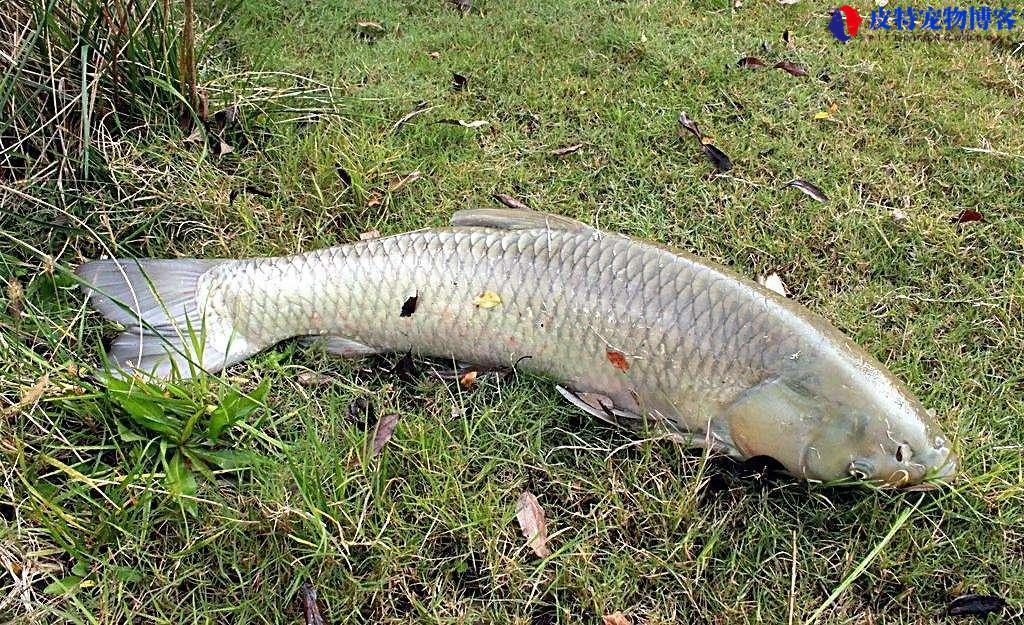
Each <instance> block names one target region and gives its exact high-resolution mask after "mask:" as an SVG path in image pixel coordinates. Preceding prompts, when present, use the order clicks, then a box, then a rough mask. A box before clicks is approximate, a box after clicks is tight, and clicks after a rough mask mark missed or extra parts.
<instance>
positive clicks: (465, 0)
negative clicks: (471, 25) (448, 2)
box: [452, 0, 473, 15]
mask: <svg viewBox="0 0 1024 625" xmlns="http://www.w3.org/2000/svg"><path fill="white" fill-rule="evenodd" d="M452 4H454V5H455V8H457V9H458V10H459V11H462V14H463V15H466V14H467V13H469V12H470V11H472V10H473V0H452Z"/></svg>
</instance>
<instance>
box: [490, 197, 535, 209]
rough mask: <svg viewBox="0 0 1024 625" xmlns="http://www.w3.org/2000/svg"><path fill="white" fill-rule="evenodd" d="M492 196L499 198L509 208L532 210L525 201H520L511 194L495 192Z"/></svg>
mask: <svg viewBox="0 0 1024 625" xmlns="http://www.w3.org/2000/svg"><path fill="white" fill-rule="evenodd" d="M491 197H493V198H494V199H496V200H498V201H499V202H501V203H502V204H504V205H505V206H508V207H509V208H518V209H520V210H527V211H528V210H530V207H529V206H527V205H526V204H524V203H523V202H520V201H519V200H517V199H516V198H514V197H512V196H511V195H505V194H504V193H495V194H494V195H492V196H491Z"/></svg>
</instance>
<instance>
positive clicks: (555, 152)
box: [551, 143, 583, 157]
mask: <svg viewBox="0 0 1024 625" xmlns="http://www.w3.org/2000/svg"><path fill="white" fill-rule="evenodd" d="M582 147H583V144H582V143H576V144H574V145H570V146H567V147H564V148H558V149H557V150H551V155H552V156H558V157H563V156H568V155H570V154H572V153H573V152H578V151H579V149H580V148H582Z"/></svg>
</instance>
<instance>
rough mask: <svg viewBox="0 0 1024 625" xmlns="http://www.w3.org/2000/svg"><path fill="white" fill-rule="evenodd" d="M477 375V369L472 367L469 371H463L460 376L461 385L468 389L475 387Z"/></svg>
mask: <svg viewBox="0 0 1024 625" xmlns="http://www.w3.org/2000/svg"><path fill="white" fill-rule="evenodd" d="M477 375H478V373H477V371H476V369H470V370H469V371H467V372H465V373H463V374H462V375H461V376H459V386H461V387H462V388H464V389H466V390H469V389H471V388H473V385H474V384H476V378H477Z"/></svg>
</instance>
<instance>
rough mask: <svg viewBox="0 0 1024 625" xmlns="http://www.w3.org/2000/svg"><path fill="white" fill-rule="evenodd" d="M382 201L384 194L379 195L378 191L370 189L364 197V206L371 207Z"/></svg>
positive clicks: (378, 204)
mask: <svg viewBox="0 0 1024 625" xmlns="http://www.w3.org/2000/svg"><path fill="white" fill-rule="evenodd" d="M383 203H384V196H383V195H381V193H380V191H377V190H373V191H370V195H369V197H367V198H366V207H367V208H373V207H374V206H380V205H381V204H383Z"/></svg>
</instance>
